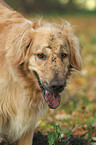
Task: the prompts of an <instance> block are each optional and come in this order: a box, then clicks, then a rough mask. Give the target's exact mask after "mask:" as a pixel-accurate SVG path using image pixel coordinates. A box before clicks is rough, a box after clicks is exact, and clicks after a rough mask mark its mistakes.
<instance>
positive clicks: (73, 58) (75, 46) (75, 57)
mask: <svg viewBox="0 0 96 145" xmlns="http://www.w3.org/2000/svg"><path fill="white" fill-rule="evenodd" d="M81 49H82V44H81V43H80V41H79V39H78V38H77V37H76V36H75V35H73V34H72V36H71V41H70V66H71V68H75V69H76V70H81V69H82V60H81Z"/></svg>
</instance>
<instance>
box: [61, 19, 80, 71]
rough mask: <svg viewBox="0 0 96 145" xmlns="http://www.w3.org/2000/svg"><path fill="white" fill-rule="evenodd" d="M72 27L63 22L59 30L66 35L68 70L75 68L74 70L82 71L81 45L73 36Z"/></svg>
mask: <svg viewBox="0 0 96 145" xmlns="http://www.w3.org/2000/svg"><path fill="white" fill-rule="evenodd" d="M73 28H74V26H73V27H71V25H70V23H69V22H67V21H63V23H62V26H61V29H62V30H64V31H65V32H66V34H67V40H68V43H69V47H70V68H75V69H76V70H81V69H82V59H81V50H82V44H81V43H80V41H79V39H78V38H77V37H76V36H75V35H74V34H73Z"/></svg>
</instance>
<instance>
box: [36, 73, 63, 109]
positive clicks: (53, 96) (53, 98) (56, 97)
mask: <svg viewBox="0 0 96 145" xmlns="http://www.w3.org/2000/svg"><path fill="white" fill-rule="evenodd" d="M34 74H35V76H36V77H37V80H38V84H39V86H40V89H41V90H42V92H43V96H44V99H45V101H46V103H47V105H48V106H49V108H51V109H56V108H57V107H58V106H59V105H60V101H61V96H60V94H59V93H55V92H50V91H48V90H47V89H46V88H45V87H44V86H43V85H42V83H41V81H40V78H39V76H38V74H37V73H36V72H35V71H34Z"/></svg>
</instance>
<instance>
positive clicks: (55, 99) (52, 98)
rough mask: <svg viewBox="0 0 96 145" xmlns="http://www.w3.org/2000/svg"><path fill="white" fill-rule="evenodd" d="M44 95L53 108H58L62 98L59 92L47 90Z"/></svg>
mask: <svg viewBox="0 0 96 145" xmlns="http://www.w3.org/2000/svg"><path fill="white" fill-rule="evenodd" d="M44 97H45V101H46V102H47V104H48V106H49V107H50V108H51V109H56V108H57V107H58V106H59V104H60V100H61V97H60V95H59V94H55V93H50V92H49V91H47V90H45V92H44Z"/></svg>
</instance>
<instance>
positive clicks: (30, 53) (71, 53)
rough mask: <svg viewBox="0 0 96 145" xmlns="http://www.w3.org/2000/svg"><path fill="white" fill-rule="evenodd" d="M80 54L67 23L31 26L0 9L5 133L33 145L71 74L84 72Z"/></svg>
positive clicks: (0, 117)
mask: <svg viewBox="0 0 96 145" xmlns="http://www.w3.org/2000/svg"><path fill="white" fill-rule="evenodd" d="M81 49H82V45H81V43H80V41H79V39H78V38H77V37H76V36H75V35H74V34H73V32H72V28H71V27H70V26H69V25H68V24H63V25H59V24H52V23H48V22H45V21H42V22H41V21H40V20H37V21H30V20H27V19H26V18H24V17H23V16H22V15H21V14H19V13H18V12H16V11H14V10H12V9H10V8H7V7H5V6H3V5H2V4H0V133H2V134H5V135H8V136H9V137H10V138H11V139H12V141H13V142H15V141H17V145H32V137H33V133H34V127H35V124H36V121H37V120H38V118H39V116H40V115H41V114H42V112H46V110H47V108H48V107H49V108H51V109H56V108H57V107H58V106H59V104H60V100H61V95H60V93H61V92H62V91H63V90H64V88H65V86H66V81H67V78H68V76H69V75H70V72H71V70H72V69H76V70H81V69H82V61H81Z"/></svg>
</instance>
